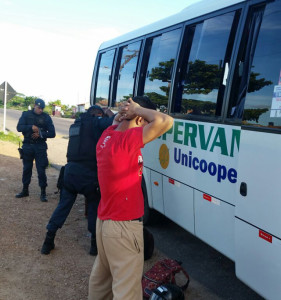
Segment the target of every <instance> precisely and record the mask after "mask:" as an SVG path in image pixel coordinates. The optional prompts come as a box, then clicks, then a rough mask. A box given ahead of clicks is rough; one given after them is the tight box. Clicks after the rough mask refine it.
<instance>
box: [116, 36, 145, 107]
mask: <svg viewBox="0 0 281 300" xmlns="http://www.w3.org/2000/svg"><path fill="white" fill-rule="evenodd" d="M140 47H141V42H136V43H133V44H130V45H127V46H124V47H123V48H121V50H120V51H121V60H120V62H119V67H118V70H117V75H116V77H117V81H116V84H117V89H116V101H115V103H113V106H118V103H119V102H120V101H123V100H126V99H128V98H130V97H133V90H134V83H135V76H136V71H137V64H138V58H139V54H140Z"/></svg>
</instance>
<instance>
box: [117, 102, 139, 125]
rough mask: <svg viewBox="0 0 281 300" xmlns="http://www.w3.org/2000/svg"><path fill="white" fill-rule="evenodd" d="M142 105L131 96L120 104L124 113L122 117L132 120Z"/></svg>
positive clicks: (120, 109) (120, 110)
mask: <svg viewBox="0 0 281 300" xmlns="http://www.w3.org/2000/svg"><path fill="white" fill-rule="evenodd" d="M138 107H140V105H139V104H138V103H136V102H134V101H133V99H132V98H130V99H129V100H128V101H124V102H122V103H121V105H120V106H119V113H120V114H121V115H122V119H127V120H131V119H133V118H135V117H136V116H137V114H136V110H137V108H138Z"/></svg>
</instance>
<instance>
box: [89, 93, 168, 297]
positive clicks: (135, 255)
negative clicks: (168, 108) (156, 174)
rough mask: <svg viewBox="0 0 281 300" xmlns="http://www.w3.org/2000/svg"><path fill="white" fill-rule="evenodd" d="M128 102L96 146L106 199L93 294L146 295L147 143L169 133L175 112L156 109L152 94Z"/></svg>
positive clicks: (100, 216)
mask: <svg viewBox="0 0 281 300" xmlns="http://www.w3.org/2000/svg"><path fill="white" fill-rule="evenodd" d="M133 99H134V101H133V100H132V99H129V100H128V101H127V102H125V103H123V105H122V106H121V110H120V111H121V112H120V113H119V114H117V116H116V117H115V119H114V122H113V126H111V127H109V128H108V129H107V130H105V131H104V133H103V134H102V136H101V138H100V140H99V142H98V144H97V149H96V155H97V162H98V178H99V184H100V191H101V200H100V204H99V208H98V219H97V225H96V238H97V246H98V256H97V258H96V260H95V263H94V266H93V269H92V273H91V276H90V281H89V300H107V299H108V300H111V299H116V300H118V299H120V300H121V299H122V300H142V299H143V297H142V287H141V278H142V272H143V260H144V254H143V224H142V220H141V218H142V216H143V214H144V201H143V194H142V189H141V179H142V168H143V161H142V155H141V151H140V150H141V148H143V147H144V145H145V144H147V143H149V142H150V141H152V140H154V139H156V138H157V137H159V136H161V135H162V134H164V133H165V132H166V131H167V130H169V129H170V128H171V127H172V125H173V118H172V117H170V116H168V115H165V114H163V113H160V112H158V111H156V110H155V106H154V104H153V103H152V102H151V101H150V100H149V98H148V97H134V98H133Z"/></svg>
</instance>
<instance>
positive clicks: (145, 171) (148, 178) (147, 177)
mask: <svg viewBox="0 0 281 300" xmlns="http://www.w3.org/2000/svg"><path fill="white" fill-rule="evenodd" d="M143 177H144V181H145V185H146V193H147V200H148V205H149V207H152V195H151V174H150V170H149V169H148V168H145V167H144V168H143Z"/></svg>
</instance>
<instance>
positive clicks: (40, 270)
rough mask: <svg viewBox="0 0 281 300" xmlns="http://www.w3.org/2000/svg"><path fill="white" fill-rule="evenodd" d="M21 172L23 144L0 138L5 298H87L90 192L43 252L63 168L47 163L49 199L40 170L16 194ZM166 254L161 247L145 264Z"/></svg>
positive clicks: (1, 297)
mask: <svg viewBox="0 0 281 300" xmlns="http://www.w3.org/2000/svg"><path fill="white" fill-rule="evenodd" d="M53 143H54V144H52V142H49V148H50V149H49V159H50V161H51V162H54V163H57V164H58V163H63V162H64V161H65V154H64V153H65V149H64V148H63V145H65V141H62V140H56V139H54V140H53ZM58 145H60V147H59V148H58ZM21 172H22V162H21V160H20V159H19V158H18V152H17V145H15V144H12V143H9V142H3V141H0V191H1V194H0V230H1V234H0V270H1V272H0V300H38V299H40V300H86V299H87V289H88V279H89V275H90V272H91V269H92V265H93V263H94V259H95V257H92V256H90V255H89V254H88V251H89V247H90V236H89V234H88V232H87V220H86V218H85V215H84V212H85V210H84V197H82V196H80V197H78V199H77V201H76V203H75V204H74V207H73V209H72V211H71V214H70V216H69V218H68V219H67V221H66V223H65V225H64V227H63V228H62V229H61V230H60V231H59V232H58V234H57V237H56V241H55V244H56V248H55V250H53V251H52V253H51V254H50V255H48V256H44V255H41V253H40V249H41V246H42V243H43V240H44V237H45V232H46V229H45V226H46V224H47V222H48V220H49V218H50V216H51V213H52V212H53V210H54V209H55V207H56V205H57V202H58V194H55V191H56V182H57V178H58V173H59V172H58V170H57V169H55V168H52V167H50V168H48V169H47V176H48V188H47V196H48V199H49V201H48V202H47V203H42V202H40V200H39V193H40V191H39V187H38V185H37V173H36V171H34V175H33V176H32V182H31V185H30V196H29V197H26V198H23V199H17V198H15V194H16V193H17V192H19V191H20V189H21V183H20V181H21V179H20V178H21ZM163 257H164V256H163V254H162V253H160V251H158V250H157V249H155V252H154V255H153V257H152V259H151V260H149V261H147V262H146V263H145V269H144V270H145V271H146V270H147V269H149V268H150V267H151V265H152V264H153V263H154V262H156V261H157V260H158V259H161V258H163ZM196 293H197V291H196V290H195V289H194V287H191V288H189V290H188V291H187V294H189V295H192V294H193V295H196ZM189 299H192V297H190V298H189ZM193 299H203V298H200V297H199V298H197V297H193Z"/></svg>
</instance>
